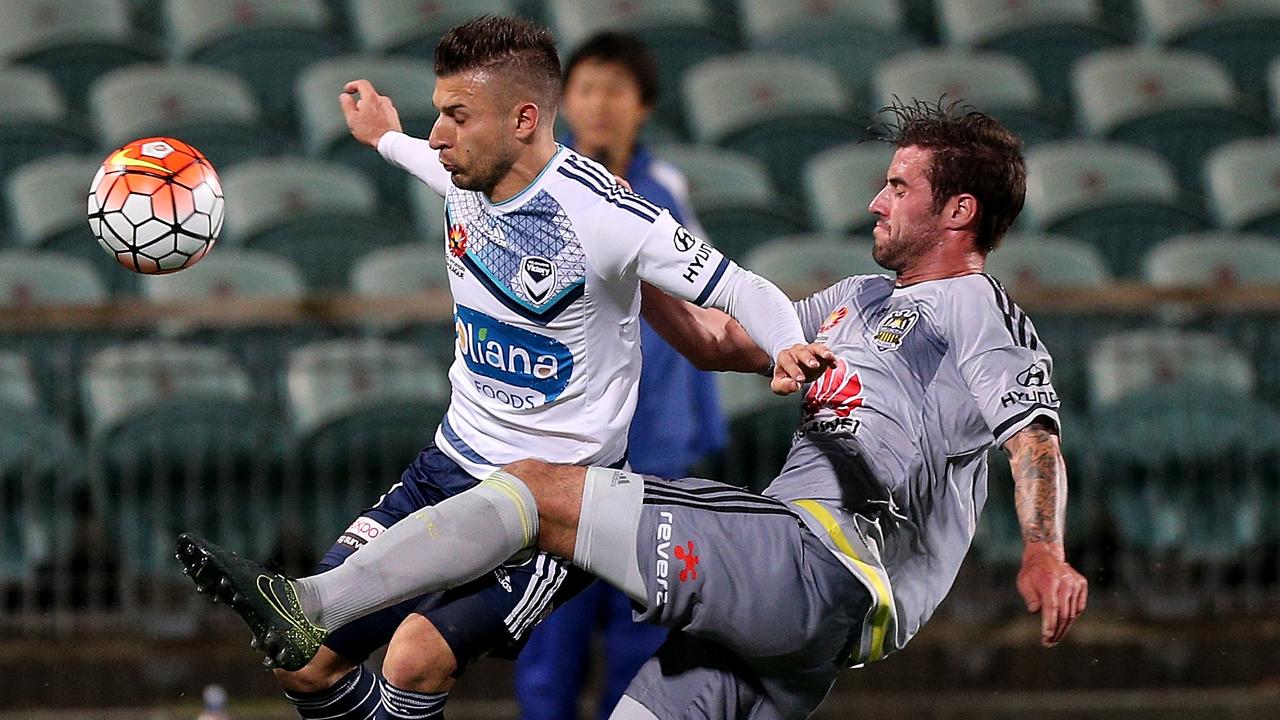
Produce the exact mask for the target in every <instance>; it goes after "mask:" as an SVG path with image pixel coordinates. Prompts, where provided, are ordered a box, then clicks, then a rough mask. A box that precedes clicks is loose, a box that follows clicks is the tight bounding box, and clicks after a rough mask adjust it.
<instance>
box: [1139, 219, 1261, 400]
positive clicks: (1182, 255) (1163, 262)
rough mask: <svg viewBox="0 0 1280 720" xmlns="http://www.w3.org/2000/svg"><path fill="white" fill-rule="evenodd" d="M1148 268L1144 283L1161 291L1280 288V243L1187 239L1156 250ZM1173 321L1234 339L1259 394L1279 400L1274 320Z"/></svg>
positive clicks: (1206, 315) (1205, 236)
mask: <svg viewBox="0 0 1280 720" xmlns="http://www.w3.org/2000/svg"><path fill="white" fill-rule="evenodd" d="M1143 265H1144V279H1145V280H1146V281H1147V282H1148V283H1150V284H1152V285H1155V286H1158V287H1202V288H1219V289H1226V288H1232V287H1238V286H1248V285H1253V286H1273V287H1274V286H1276V285H1280V240H1277V239H1276V238H1272V237H1267V236H1262V235H1248V234H1240V235H1236V234H1233V233H1230V232H1213V233H1202V234H1196V235H1183V236H1179V237H1175V238H1171V239H1169V240H1166V241H1165V242H1163V243H1161V244H1160V245H1158V246H1157V247H1155V248H1154V249H1152V251H1151V252H1150V253H1149V254H1148V255H1147V257H1146V259H1145V261H1144V263H1143ZM1172 309H1173V308H1171V310H1172ZM1172 317H1173V318H1174V319H1176V320H1177V321H1178V322H1180V323H1181V324H1182V325H1183V326H1185V327H1189V328H1196V329H1203V330H1208V331H1212V332H1216V333H1220V334H1222V335H1224V336H1225V337H1227V338H1229V339H1230V340H1231V342H1232V344H1233V345H1234V346H1235V347H1237V348H1239V349H1240V350H1241V351H1242V352H1244V353H1246V354H1247V355H1248V356H1249V358H1250V360H1251V361H1252V363H1253V367H1254V372H1255V377H1256V381H1257V387H1258V390H1259V392H1260V394H1262V395H1263V396H1264V397H1276V395H1275V393H1276V392H1277V391H1280V333H1278V332H1277V326H1276V319H1275V316H1274V315H1272V314H1268V313H1250V312H1240V311H1237V312H1203V311H1202V312H1200V313H1191V312H1188V311H1186V310H1183V311H1181V312H1177V313H1174V314H1172Z"/></svg>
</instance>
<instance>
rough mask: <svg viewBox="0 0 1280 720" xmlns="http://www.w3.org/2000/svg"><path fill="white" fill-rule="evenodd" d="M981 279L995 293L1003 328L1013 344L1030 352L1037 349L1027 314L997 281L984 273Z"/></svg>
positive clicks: (1038, 342)
mask: <svg viewBox="0 0 1280 720" xmlns="http://www.w3.org/2000/svg"><path fill="white" fill-rule="evenodd" d="M982 277H983V278H985V279H986V281H987V283H989V284H990V285H991V289H992V292H994V293H995V299H996V305H997V306H998V307H999V308H1000V312H1001V313H1002V314H1003V315H1004V324H1005V327H1006V328H1007V329H1008V330H1009V336H1010V337H1011V338H1013V342H1014V344H1016V345H1017V346H1018V347H1025V348H1030V349H1032V350H1037V349H1039V347H1040V341H1039V339H1038V338H1037V337H1036V334H1035V330H1034V329H1032V327H1031V323H1030V322H1029V321H1028V320H1027V314H1026V313H1025V312H1023V311H1022V308H1020V307H1018V304H1017V303H1015V302H1014V301H1013V298H1011V297H1009V293H1008V292H1007V291H1005V289H1004V286H1003V285H1001V284H1000V281H999V280H996V279H995V278H993V277H991V276H990V275H988V274H986V273H982Z"/></svg>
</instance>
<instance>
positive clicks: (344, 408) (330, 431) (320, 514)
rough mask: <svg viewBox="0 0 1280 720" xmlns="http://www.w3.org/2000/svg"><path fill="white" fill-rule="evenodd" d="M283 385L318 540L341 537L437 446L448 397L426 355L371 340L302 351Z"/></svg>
mask: <svg viewBox="0 0 1280 720" xmlns="http://www.w3.org/2000/svg"><path fill="white" fill-rule="evenodd" d="M285 383H286V391H287V397H288V403H289V410H290V413H289V414H290V419H291V421H292V426H293V431H294V435H295V438H296V440H297V445H296V447H295V457H297V458H299V460H300V462H301V465H302V474H301V477H302V478H303V481H304V483H305V484H306V487H305V488H304V490H303V493H302V497H303V499H304V500H306V501H307V502H311V503H314V505H312V506H311V507H308V508H306V509H304V525H306V526H309V527H312V528H313V531H311V532H309V533H308V535H307V536H308V537H315V538H331V537H334V536H336V535H337V534H338V533H339V532H341V530H342V529H343V528H344V527H346V525H347V523H349V522H350V521H351V519H352V518H354V517H355V516H356V514H357V513H358V512H359V511H360V510H361V509H363V508H366V507H369V506H370V505H372V504H373V503H374V501H376V500H377V499H378V495H379V493H381V492H382V491H383V490H384V489H385V488H386V487H387V485H389V484H390V483H391V482H392V481H393V480H394V479H395V478H397V477H399V475H400V472H401V471H402V470H403V469H404V467H405V466H407V465H408V464H409V463H410V462H411V461H412V460H413V458H414V457H415V456H416V455H417V453H418V452H419V451H420V450H421V449H422V448H424V447H426V446H427V445H428V444H429V443H430V442H431V440H432V438H433V437H434V434H435V430H436V427H437V426H438V424H439V422H440V418H441V417H442V416H443V414H444V410H445V407H446V406H447V404H448V398H449V384H448V379H447V378H446V376H445V373H444V370H442V369H441V368H440V367H439V366H438V365H436V363H434V362H433V361H432V360H431V359H430V357H429V356H428V355H427V353H426V351H424V350H423V349H422V348H420V347H417V346H415V345H409V344H404V343H392V342H387V341H382V340H373V339H369V340H333V341H329V342H325V343H318V344H313V345H308V346H305V347H300V348H298V349H296V350H295V351H294V352H293V353H292V354H291V356H290V358H289V363H288V367H287V370H286V377H285Z"/></svg>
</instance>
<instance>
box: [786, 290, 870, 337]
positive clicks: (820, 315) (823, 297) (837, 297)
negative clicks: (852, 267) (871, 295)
mask: <svg viewBox="0 0 1280 720" xmlns="http://www.w3.org/2000/svg"><path fill="white" fill-rule="evenodd" d="M857 284H858V278H857V277H849V278H845V279H844V280H841V281H839V282H837V283H836V284H834V285H832V286H830V287H828V288H826V289H823V290H819V291H818V292H816V293H814V294H812V295H810V296H809V297H807V298H803V299H800V300H797V301H796V302H795V308H796V315H797V316H798V317H799V318H800V329H801V330H803V331H804V339H805V340H806V341H807V342H813V341H814V338H816V337H817V336H818V328H820V327H822V321H823V320H826V319H827V316H828V315H830V314H831V313H832V312H833V311H834V310H835V309H836V308H837V307H839V306H840V305H841V304H843V303H844V302H845V300H846V299H847V298H848V297H849V296H850V295H852V294H853V288H854V286H855V285H857Z"/></svg>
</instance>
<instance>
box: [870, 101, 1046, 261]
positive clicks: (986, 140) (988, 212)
mask: <svg viewBox="0 0 1280 720" xmlns="http://www.w3.org/2000/svg"><path fill="white" fill-rule="evenodd" d="M945 100H946V98H945V97H944V98H939V99H938V101H937V102H931V101H924V100H912V101H911V102H910V103H906V102H902V101H901V100H899V99H898V98H897V97H894V99H893V102H892V103H891V104H890V105H888V106H886V107H884V108H881V109H880V115H881V117H885V116H889V117H888V119H887V120H884V121H882V122H881V124H880V125H879V126H878V127H876V128H873V134H875V135H877V136H879V137H880V138H881V139H883V140H886V141H888V142H892V143H893V144H895V145H897V146H898V147H900V148H902V147H911V146H915V147H921V148H927V149H929V150H932V151H933V164H932V166H931V167H930V168H929V172H928V178H929V185H930V186H931V187H932V188H933V211H934V212H939V211H941V210H942V207H943V206H944V205H946V203H947V200H949V199H950V198H952V197H954V196H956V195H959V194H961V193H968V194H970V195H973V196H974V197H975V198H977V199H978V229H977V243H978V247H979V249H981V250H982V251H983V252H984V253H987V252H990V251H991V250H993V249H995V247H996V246H997V245H999V244H1000V240H1001V239H1003V238H1004V234H1005V232H1007V231H1008V230H1009V226H1011V225H1013V221H1014V220H1015V219H1017V217H1018V213H1019V212H1022V204H1023V201H1024V200H1025V199H1026V195H1027V166H1026V163H1025V161H1024V160H1023V157H1022V141H1021V140H1020V139H1018V136H1017V135H1015V134H1014V133H1013V132H1012V131H1011V130H1009V128H1007V127H1005V126H1004V125H1002V124H1001V123H1000V121H999V120H996V119H995V118H993V117H991V116H989V115H986V114H983V113H981V112H978V111H977V110H974V109H973V108H972V107H971V106H968V105H964V104H962V103H960V102H952V103H946V102H945Z"/></svg>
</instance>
